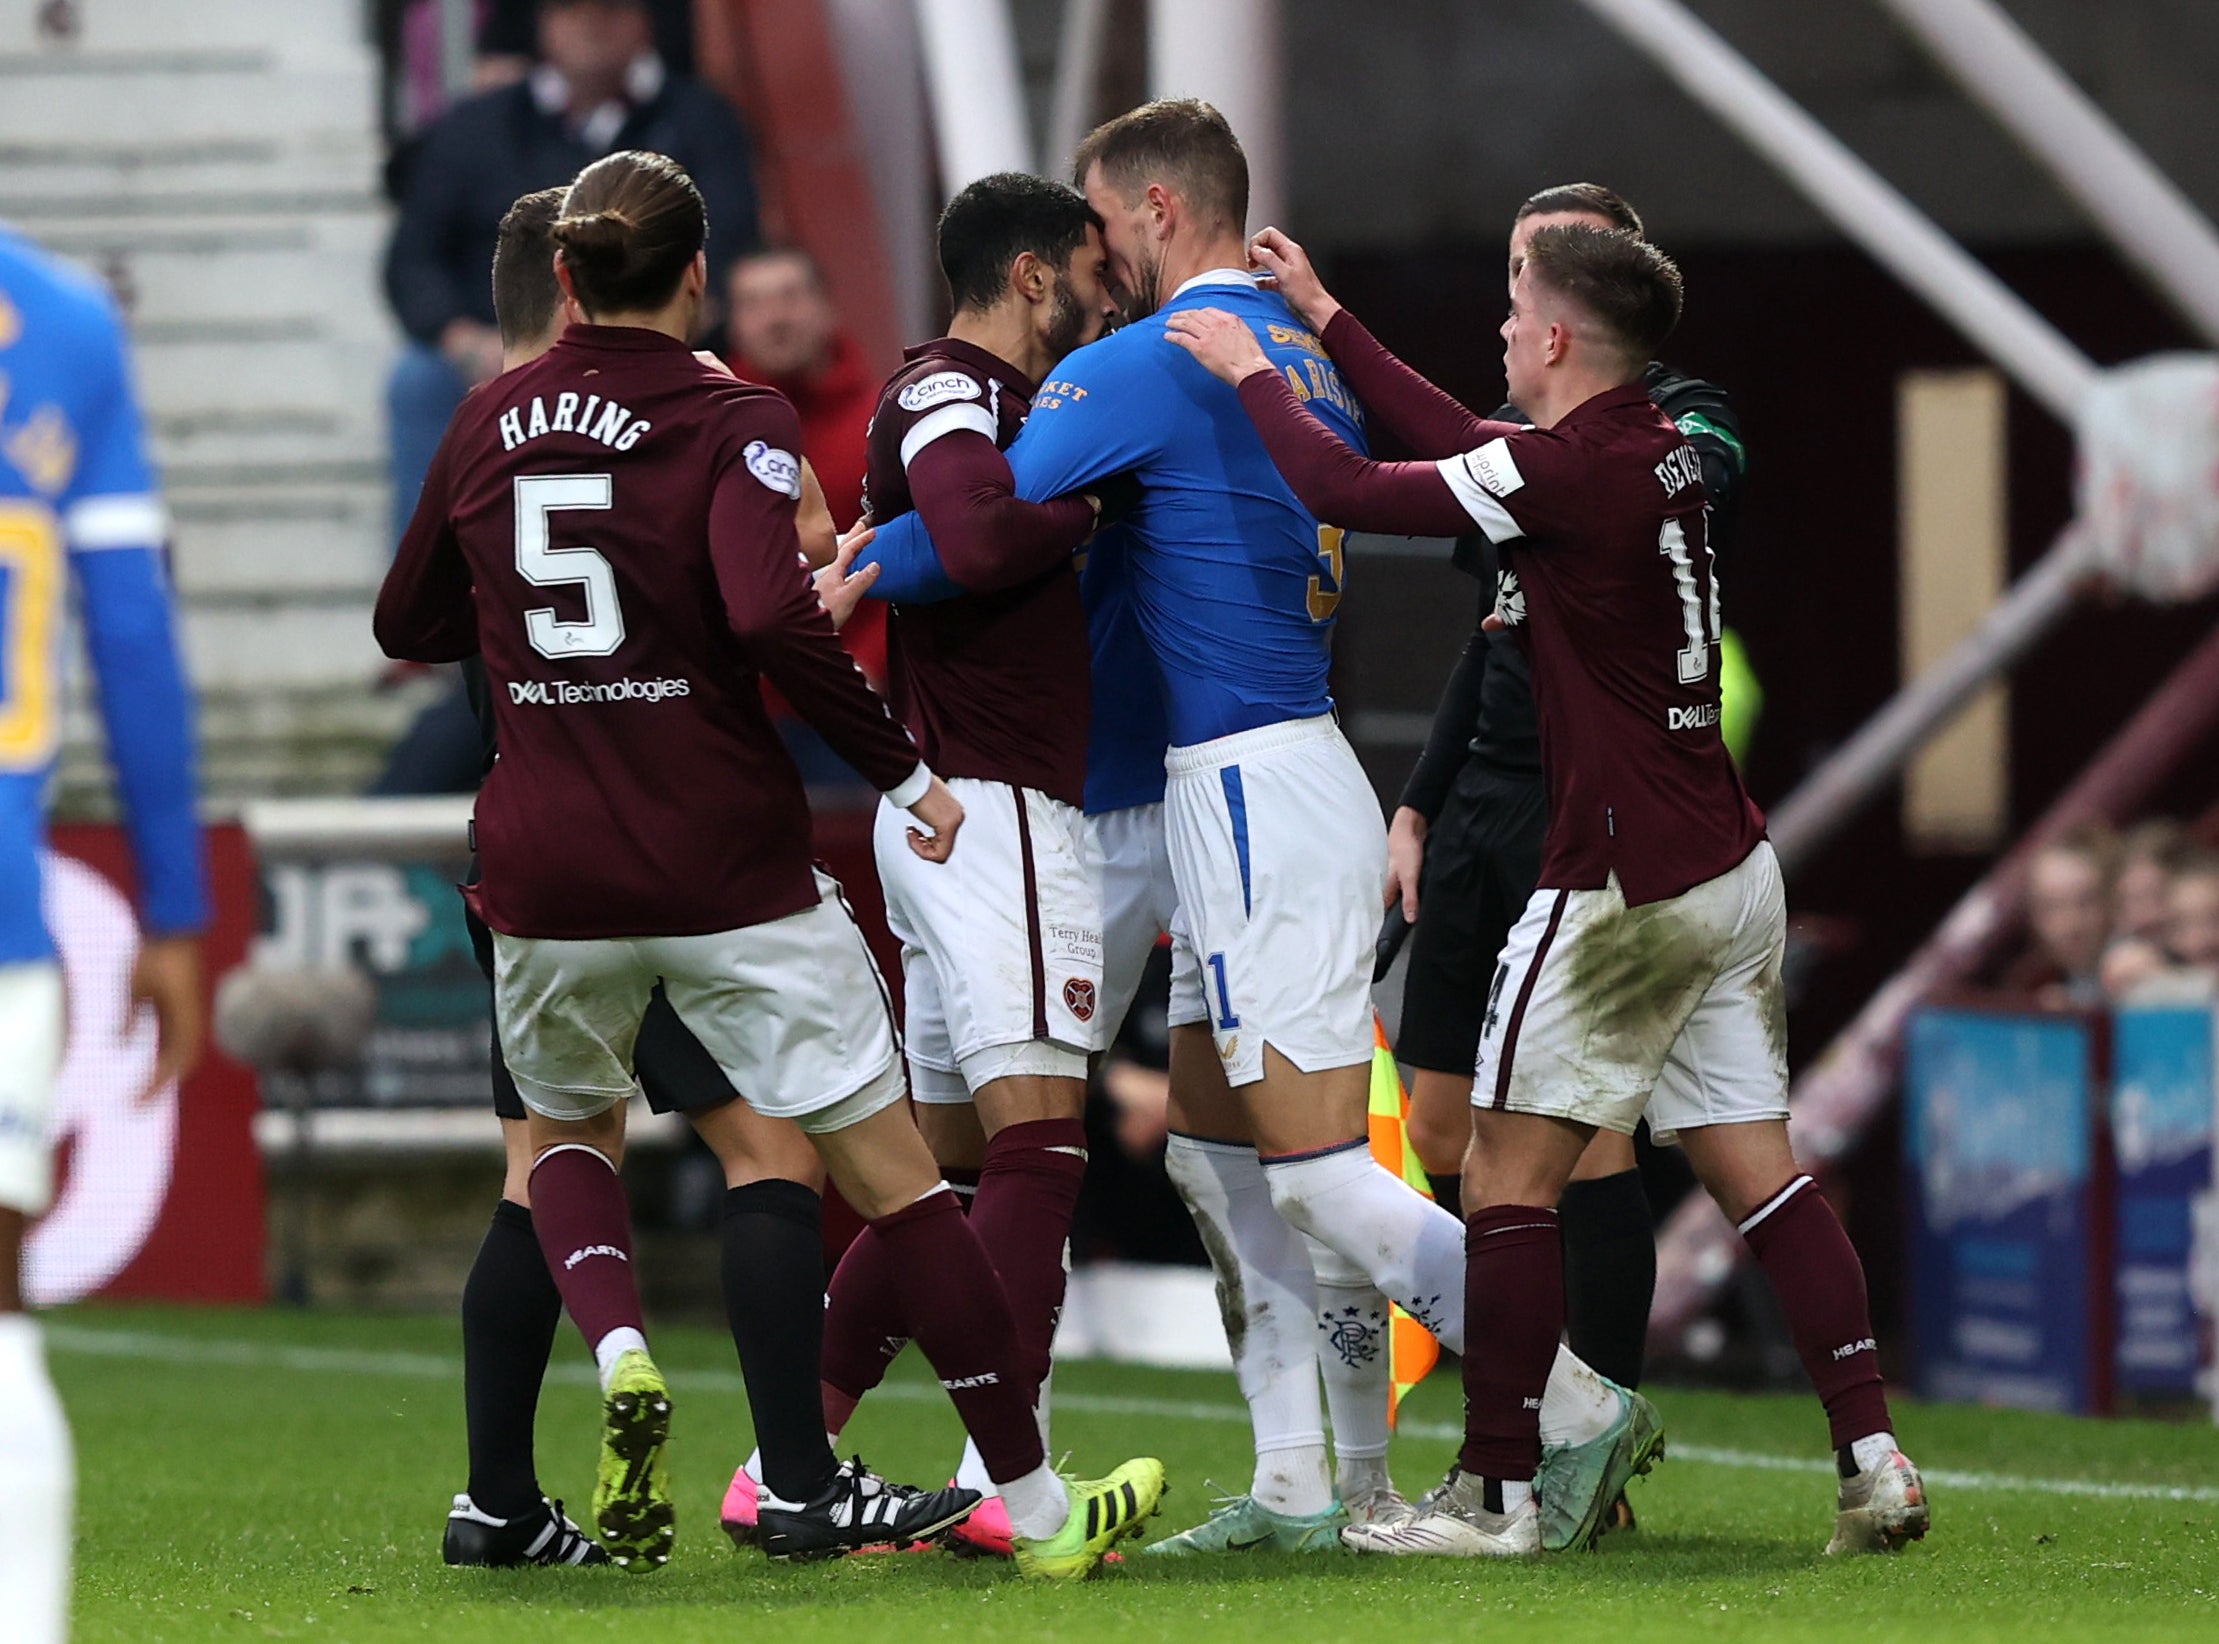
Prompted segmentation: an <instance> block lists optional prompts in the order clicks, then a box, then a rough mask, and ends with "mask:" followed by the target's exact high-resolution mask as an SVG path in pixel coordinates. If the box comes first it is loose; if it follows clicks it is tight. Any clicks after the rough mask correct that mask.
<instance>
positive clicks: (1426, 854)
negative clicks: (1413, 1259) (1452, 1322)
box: [1382, 183, 1745, 1519]
mask: <svg viewBox="0 0 2219 1644" xmlns="http://www.w3.org/2000/svg"><path fill="white" fill-rule="evenodd" d="M1563 224H1580V225H1583V226H1587V227H1593V228H1621V229H1624V230H1626V231H1627V232H1629V233H1631V234H1634V235H1637V236H1638V235H1640V234H1642V232H1643V230H1642V223H1641V217H1640V214H1639V213H1638V212H1636V211H1635V210H1634V209H1633V207H1632V206H1630V205H1628V204H1627V203H1626V201H1625V200H1624V199H1622V198H1621V197H1620V196H1619V195H1618V194H1616V193H1615V192H1614V191H1612V190H1610V189H1608V188H1605V187H1603V186H1602V185H1601V184H1599V183H1565V184H1561V185H1559V186H1557V187H1554V188H1545V189H1543V190H1542V191H1541V192H1540V193H1538V194H1536V195H1534V196H1533V197H1532V198H1531V199H1529V200H1527V201H1526V202H1525V204H1524V205H1522V206H1520V207H1519V208H1518V215H1517V218H1516V220H1515V221H1514V222H1513V224H1512V225H1511V232H1510V274H1511V278H1512V279H1513V280H1515V279H1516V277H1517V273H1518V265H1519V263H1520V262H1521V261H1523V259H1524V253H1525V247H1526V244H1527V242H1528V240H1529V239H1530V238H1531V237H1532V235H1533V234H1534V233H1535V232H1536V231H1537V230H1539V229H1543V228H1554V227H1557V226H1560V225H1563ZM1648 386H1649V397H1650V398H1651V399H1652V400H1654V401H1655V402H1656V404H1657V407H1658V408H1659V409H1660V410H1662V411H1663V412H1664V414H1665V415H1666V416H1668V417H1670V418H1672V420H1673V421H1674V422H1675V423H1677V424H1678V425H1679V429H1680V432H1681V433H1683V434H1685V435H1686V436H1687V438H1688V441H1689V443H1690V444H1692V445H1693V446H1694V447H1695V450H1696V451H1697V453H1698V454H1699V455H1700V456H1701V458H1702V462H1703V484H1704V487H1705V489H1706V490H1708V492H1709V493H1710V499H1711V522H1710V541H1711V543H1712V545H1713V548H1714V549H1716V550H1719V551H1721V552H1722V551H1723V548H1724V546H1725V545H1726V544H1728V543H1730V541H1731V537H1732V530H1733V517H1734V505H1735V502H1736V500H1737V493H1738V490H1739V486H1740V481H1741V475H1742V469H1743V467H1744V465H1745V458H1744V455H1743V451H1742V443H1741V434H1740V430H1739V428H1738V426H1737V423H1736V419H1735V417H1734V414H1733V409H1732V407H1731V405H1730V404H1729V403H1728V401H1727V399H1726V395H1725V393H1724V392H1723V391H1722V390H1721V389H1718V388H1716V387H1714V386H1712V385H1711V384H1710V383H1707V382H1702V381H1700V380H1698V379H1696V378H1694V377H1689V376H1686V375H1683V374H1682V373H1680V372H1678V371H1675V370H1673V369H1672V368H1671V367H1669V366H1666V365H1661V364H1655V363H1652V364H1651V365H1650V367H1649V376H1648ZM1496 416H1497V417H1499V418H1502V419H1503V420H1506V421H1511V422H1524V421H1526V420H1527V419H1526V417H1525V416H1524V414H1523V413H1522V412H1520V411H1519V410H1518V409H1517V408H1516V407H1515V406H1505V407H1503V409H1502V410H1500V411H1498V412H1497V413H1496ZM1496 559H1497V556H1496V551H1495V546H1494V544H1493V543H1491V542H1489V541H1488V540H1487V538H1486V537H1485V536H1483V535H1480V534H1477V533H1474V534H1473V535H1470V536H1466V537H1462V538H1459V539H1458V541H1457V544H1456V554H1455V563H1456V565H1457V567H1458V569H1460V570H1463V571H1466V572H1468V573H1469V574H1471V575H1473V576H1475V577H1478V578H1479V579H1480V580H1481V582H1482V583H1483V584H1484V586H1485V589H1486V592H1485V593H1484V595H1483V596H1482V597H1481V599H1480V602H1479V619H1478V621H1475V622H1474V624H1473V628H1472V636H1471V638H1470V639H1469V640H1468V641H1466V642H1465V645H1464V650H1463V653H1462V654H1461V655H1460V656H1459V657H1458V658H1457V661H1456V667H1455V669H1454V671H1452V672H1451V673H1450V675H1449V679H1448V685H1447V688H1446V690H1445V691H1444V692H1443V693H1442V697H1441V706H1440V708H1439V710H1438V711H1437V712H1436V713H1435V714H1434V717H1433V728H1432V730H1431V732H1430V733H1429V734H1428V735H1427V737H1426V743H1425V752H1424V753H1422V754H1421V755H1419V757H1418V763H1417V768H1416V769H1414V770H1413V771H1412V772H1411V773H1410V780H1409V782H1408V783H1407V784H1405V785H1404V787H1403V790H1402V799H1401V803H1400V805H1399V806H1398V807H1397V809H1396V811H1395V816H1394V821H1393V824H1392V826H1391V827H1390V828H1389V831H1388V840H1387V846H1388V859H1389V862H1390V865H1391V875H1392V894H1395V895H1397V896H1399V898H1400V902H1399V905H1398V906H1396V907H1393V908H1391V909H1390V910H1389V913H1388V916H1387V919H1388V931H1387V934H1386V936H1385V937H1384V938H1383V939H1382V940H1383V950H1384V944H1386V943H1389V942H1392V941H1394V940H1396V939H1398V937H1399V935H1400V932H1399V930H1398V929H1397V927H1398V926H1399V925H1401V924H1403V923H1405V922H1407V924H1408V926H1409V930H1410V965H1409V970H1408V972H1407V974H1406V977H1405V979H1404V984H1403V989H1404V990H1403V1003H1402V1033H1401V1037H1400V1038H1399V1039H1398V1040H1397V1042H1396V1046H1395V1051H1396V1054H1397V1055H1398V1056H1399V1057H1400V1058H1401V1060H1402V1061H1404V1062H1405V1063H1407V1064H1409V1065H1410V1066H1411V1067H1412V1068H1414V1069H1415V1070H1416V1077H1415V1079H1414V1081H1413V1088H1412V1092H1411V1103H1410V1138H1411V1141H1412V1143H1413V1144H1414V1145H1415V1147H1416V1149H1417V1153H1418V1158H1419V1160H1420V1162H1421V1163H1423V1164H1424V1166H1425V1169H1426V1174H1427V1175H1428V1176H1429V1177H1431V1178H1432V1182H1433V1193H1434V1197H1435V1198H1437V1199H1439V1200H1440V1201H1441V1203H1442V1204H1443V1205H1444V1206H1446V1207H1447V1208H1448V1209H1450V1210H1452V1211H1454V1212H1455V1213H1456V1215H1457V1216H1458V1217H1459V1218H1461V1217H1462V1215H1463V1208H1462V1205H1461V1203H1460V1202H1459V1200H1460V1192H1459V1173H1460V1171H1461V1168H1462V1165H1463V1159H1464V1150H1465V1147H1466V1145H1467V1144H1468V1143H1469V1142H1470V1140H1471V1134H1472V1117H1471V1099H1472V1068H1473V1064H1474V1062H1475V1061H1476V1059H1477V1054H1478V1047H1479V1033H1480V1026H1481V1020H1482V1018H1483V1017H1484V1015H1485V1013H1486V1009H1487V999H1488V994H1489V991H1490V986H1491V982H1492V979H1493V975H1494V971H1495V966H1496V962H1497V960H1498V958H1499V956H1500V955H1501V953H1502V950H1503V945H1504V943H1505V942H1506V941H1507V940H1508V938H1509V935H1510V927H1511V926H1512V925H1513V924H1515V923H1516V922H1517V919H1518V916H1519V915H1520V914H1521V913H1522V912H1524V910H1525V905H1526V903H1527V901H1528V900H1529V899H1530V898H1531V897H1532V895H1533V890H1534V884H1535V881H1536V880H1538V879H1539V878H1540V875H1541V838H1542V835H1543V833H1544V832H1545V831H1546V830H1547V827H1548V820H1549V807H1548V792H1547V788H1546V786H1545V785H1544V783H1543V781H1542V776H1541V741H1540V734H1539V731H1538V729H1537V726H1536V723H1535V715H1534V705H1533V676H1532V674H1531V672H1530V670H1529V667H1528V664H1527V662H1526V657H1525V653H1524V652H1523V651H1522V650H1520V649H1519V647H1518V645H1517V642H1516V641H1515V640H1514V639H1513V638H1512V637H1511V636H1510V635H1509V634H1508V633H1495V634H1491V633H1488V632H1487V631H1486V630H1485V629H1484V628H1482V627H1480V626H1479V622H1480V621H1484V620H1485V618H1486V617H1487V615H1488V613H1489V612H1491V611H1492V610H1493V609H1494V604H1495V598H1494V594H1495V575H1496ZM1421 864H1422V865H1421ZM1559 1214H1560V1216H1561V1219H1562V1224H1563V1229H1564V1290H1565V1306H1566V1319H1567V1323H1568V1326H1569V1334H1570V1337H1571V1343H1572V1351H1573V1352H1575V1353H1577V1354H1578V1355H1579V1356H1580V1357H1581V1358H1583V1359H1585V1360H1586V1361H1587V1362H1588V1363H1589V1364H1591V1365H1593V1366H1594V1367H1595V1368H1596V1369H1597V1370H1600V1371H1601V1372H1602V1373H1603V1374H1604V1375H1606V1376H1608V1377H1610V1378H1611V1379H1612V1380H1613V1381H1616V1382H1619V1383H1621V1384H1622V1385H1624V1386H1627V1387H1634V1386H1638V1385H1639V1384H1640V1381H1641V1361H1642V1350H1643V1346H1644V1342H1645V1339H1646V1337H1647V1335H1648V1330H1649V1304H1650V1301H1651V1299H1652V1297H1653V1296H1654V1294H1655V1291H1656V1275H1657V1254H1656V1235H1655V1230H1654V1227H1653V1225H1652V1223H1651V1220H1650V1215H1649V1201H1648V1198H1647V1196H1646V1195H1645V1194H1644V1193H1643V1192H1642V1188H1641V1175H1640V1172H1639V1171H1638V1170H1637V1169H1636V1168H1635V1166H1634V1149H1633V1138H1632V1137H1630V1136H1620V1135H1616V1134H1614V1133H1612V1132H1610V1131H1607V1130H1599V1131H1597V1132H1596V1133H1595V1137H1594V1140H1593V1141H1592V1142H1590V1143H1589V1145H1588V1148H1587V1152H1586V1153H1585V1155H1584V1156H1582V1158H1581V1160H1580V1163H1579V1168H1578V1170H1577V1171H1576V1172H1575V1173H1574V1176H1573V1180H1572V1184H1571V1186H1570V1187H1568V1188H1566V1189H1565V1192H1564V1198H1563V1202H1562V1204H1561V1205H1560V1206H1559ZM1620 1510H1621V1512H1623V1506H1622V1505H1621V1509H1620ZM1627 1518H1628V1519H1630V1515H1627Z"/></svg>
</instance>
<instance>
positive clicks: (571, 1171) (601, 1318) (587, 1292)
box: [532, 1143, 646, 1347]
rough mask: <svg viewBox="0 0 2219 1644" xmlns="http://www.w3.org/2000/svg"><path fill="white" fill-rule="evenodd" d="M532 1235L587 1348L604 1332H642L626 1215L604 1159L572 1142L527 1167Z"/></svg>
mask: <svg viewBox="0 0 2219 1644" xmlns="http://www.w3.org/2000/svg"><path fill="white" fill-rule="evenodd" d="M532 1231H533V1232H534V1233H536V1234H538V1235H539V1248H540V1251H541V1253H542V1254H544V1255H545V1256H546V1258H547V1271H548V1272H549V1273H550V1274H552V1275H553V1276H554V1280H555V1288H556V1289H557V1290H559V1291H561V1292H562V1304H563V1307H564V1308H565V1309H566V1310H567V1311H568V1312H569V1314H570V1317H571V1321H572V1322H573V1323H575V1324H576V1325H577V1326H578V1330H579V1333H580V1334H581V1335H583V1336H584V1337H585V1338H586V1345H587V1346H588V1347H598V1346H599V1345H600V1342H601V1338H602V1337H603V1336H606V1335H607V1334H608V1333H609V1332H610V1331H611V1330H621V1329H624V1328H625V1327H627V1326H629V1327H630V1328H632V1329H634V1330H639V1331H642V1332H644V1331H645V1329H646V1324H645V1322H644V1321H643V1319H642V1318H641V1315H640V1292H639V1280H638V1279H637V1278H636V1277H635V1276H634V1275H633V1272H632V1213H631V1210H630V1207H629V1206H627V1205H626V1204H625V1202H624V1183H623V1181H622V1180H621V1179H619V1177H618V1176H617V1173H616V1167H615V1166H614V1165H612V1164H610V1163H609V1161H608V1159H607V1157H606V1156H605V1155H603V1154H601V1153H600V1152H597V1151H596V1150H595V1149H593V1148H590V1147H584V1146H580V1145H578V1144H575V1143H571V1144H567V1145H564V1146H562V1147H557V1148H553V1149H551V1150H550V1151H548V1152H546V1153H543V1154H541V1155H540V1157H539V1162H538V1163H537V1164H535V1165H533V1166H532Z"/></svg>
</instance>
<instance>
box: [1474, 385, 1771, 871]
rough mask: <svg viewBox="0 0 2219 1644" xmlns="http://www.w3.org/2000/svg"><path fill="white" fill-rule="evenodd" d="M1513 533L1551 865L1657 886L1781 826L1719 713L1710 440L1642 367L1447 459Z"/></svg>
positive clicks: (1516, 616)
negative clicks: (1669, 406) (1770, 823)
mask: <svg viewBox="0 0 2219 1644" xmlns="http://www.w3.org/2000/svg"><path fill="white" fill-rule="evenodd" d="M1441 477H1442V478H1443V479H1444V480H1446V481H1447V482H1448V485H1449V488H1450V489H1451V490H1452V491H1454V492H1455V493H1456V498H1457V500H1458V501H1459V502H1461V503H1462V504H1463V505H1464V507H1465V510H1466V511H1467V512H1468V513H1469V514H1470V515H1471V517H1472V519H1473V521H1474V522H1475V523H1477V524H1478V526H1479V528H1480V529H1481V530H1483V531H1485V532H1486V533H1487V535H1488V536H1489V537H1490V538H1491V539H1492V540H1493V541H1494V542H1495V543H1496V544H1497V545H1498V546H1500V547H1501V549H1502V551H1503V573H1502V582H1501V587H1500V589H1499V590H1498V597H1497V600H1496V606H1497V609H1499V610H1500V611H1501V612H1502V614H1503V617H1504V619H1505V620H1506V621H1507V622H1509V623H1510V625H1511V629H1512V632H1513V633H1515V634H1516V635H1517V636H1518V637H1519V639H1520V642H1521V643H1523V644H1524V646H1525V647H1526V650H1527V653H1528V654H1529V655H1530V656H1531V657H1532V659H1533V688H1534V699H1535V702H1536V703H1537V705H1538V707H1539V709H1540V719H1541V761H1542V765H1543V767H1544V768H1545V769H1546V771H1547V774H1548V783H1549V832H1548V841H1547V843H1546V845H1545V846H1544V847H1543V856H1542V863H1541V883H1542V884H1543V885H1544V886H1547V887H1549V888H1551V889H1562V890H1587V889H1593V888H1595V887H1597V886H1600V885H1602V884H1603V883H1604V882H1605V881H1606V880H1607V879H1608V878H1609V876H1610V875H1611V874H1612V873H1613V872H1616V874H1617V875H1618V883H1619V886H1620V888H1621V889H1622V890H1623V891H1624V892H1625V896H1626V900H1627V902H1629V903H1642V902H1655V901H1660V900H1662V899H1663V898H1665V897H1668V896H1677V895H1679V894H1680V893H1681V892H1682V891H1685V890H1688V889H1690V888H1691V887H1693V886H1695V885H1699V884H1701V883H1702V882H1703V881H1704V880H1706V879H1715V878H1716V877H1718V875H1720V874H1722V873H1724V872H1726V871H1727V869H1729V868H1731V867H1733V866H1735V865H1736V864H1737V863H1739V862H1740V861H1741V860H1742V858H1744V857H1745V856H1747V855H1748V854H1749V853H1750V852H1751V851H1752V850H1755V849H1756V847H1757V844H1758V842H1759V841H1760V840H1762V839H1763V838H1764V817H1763V815H1762V814H1761V813H1760V812H1759V811H1758V810H1757V807H1756V806H1755V805H1754V804H1752V803H1751V802H1750V799H1749V796H1748V794H1747V793H1745V792H1744V791H1743V790H1742V786H1741V778H1740V776H1739V774H1738V773H1736V771H1735V770H1734V762H1733V758H1732V756H1731V755H1730V754H1728V753H1727V752H1726V744H1725V742H1724V740H1723V739H1722V738H1721V736H1720V734H1719V726H1718V676H1719V663H1718V585H1717V582H1716V581H1715V580H1714V578H1713V576H1712V559H1711V551H1710V543H1709V540H1708V531H1707V526H1708V523H1709V504H1708V502H1707V501H1706V499H1705V497H1704V494H1703V465H1702V460H1701V459H1700V458H1699V457H1698V456H1697V455H1696V453H1695V448H1694V447H1693V446H1691V445H1689V444H1688V443H1687V439H1686V437H1685V436H1684V435H1682V434H1681V433H1680V431H1679V430H1678V429H1677V428H1675V427H1673V425H1672V422H1671V420H1670V419H1669V418H1667V417H1666V416H1665V415H1664V413H1663V412H1661V411H1659V410H1658V409H1657V408H1656V406H1655V405H1654V404H1653V403H1651V401H1650V399H1649V393H1648V389H1647V387H1646V386H1645V385H1644V384H1642V383H1638V382H1634V383H1628V384H1626V385H1625V386H1624V387H1621V388H1614V389H1612V390H1610V391H1609V392H1608V393H1603V394H1597V395H1596V396H1595V397H1594V398H1593V399H1590V400H1588V401H1587V402H1586V403H1585V404H1583V405H1580V406H1578V407H1576V408H1575V409H1573V410H1572V411H1571V412H1569V413H1568V414H1567V415H1566V416H1565V417H1564V418H1563V420H1561V421H1560V422H1558V423H1557V424H1556V426H1555V427H1553V428H1520V429H1514V430H1512V431H1511V432H1509V433H1507V434H1498V435H1497V436H1496V437H1495V438H1494V439H1492V440H1490V441H1488V442H1487V443H1486V444H1485V445H1482V446H1479V447H1478V448H1477V449H1475V450H1472V451H1468V452H1466V453H1465V454H1464V455H1462V456H1460V457H1451V458H1449V459H1448V460H1447V461H1445V462H1443V463H1442V464H1441Z"/></svg>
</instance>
